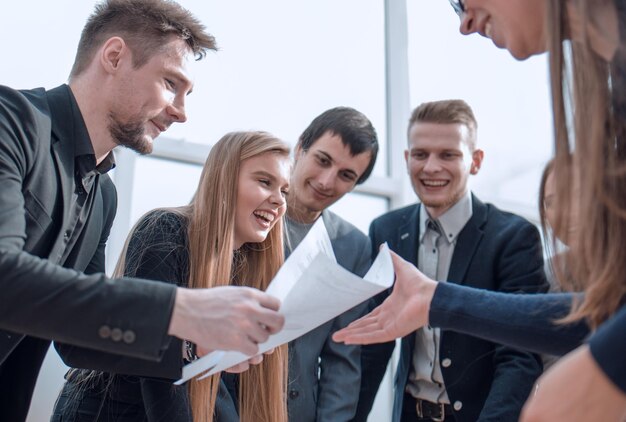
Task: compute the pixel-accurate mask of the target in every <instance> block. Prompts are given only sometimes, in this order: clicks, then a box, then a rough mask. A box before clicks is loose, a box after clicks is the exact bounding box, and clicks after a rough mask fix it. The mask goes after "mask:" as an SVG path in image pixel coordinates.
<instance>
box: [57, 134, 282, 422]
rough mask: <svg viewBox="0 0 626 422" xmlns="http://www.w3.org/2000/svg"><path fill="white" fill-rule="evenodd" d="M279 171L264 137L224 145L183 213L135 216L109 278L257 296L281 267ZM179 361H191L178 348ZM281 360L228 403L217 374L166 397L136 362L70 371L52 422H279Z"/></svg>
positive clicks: (70, 352)
mask: <svg viewBox="0 0 626 422" xmlns="http://www.w3.org/2000/svg"><path fill="white" fill-rule="evenodd" d="M289 168H290V159H289V148H288V147H287V146H286V144H285V143H283V142H282V141H281V140H279V139H277V138H275V137H273V136H272V135H270V134H268V133H264V132H234V133H229V134H227V135H225V136H224V137H223V138H222V139H220V141H219V142H217V143H216V144H215V146H214V147H213V148H212V150H211V153H210V154H209V157H208V158H207V161H206V163H205V165H204V169H203V171H202V176H201V178H200V183H199V186H198V189H197V191H196V194H195V195H194V198H193V200H192V201H191V203H190V204H189V205H187V206H183V207H178V208H169V209H158V210H154V211H151V212H149V213H147V214H146V215H145V216H143V217H142V218H141V219H140V220H139V222H138V223H137V224H136V226H135V227H134V228H133V230H132V231H131V235H130V236H129V238H128V240H127V244H126V246H125V249H124V251H123V252H122V257H121V259H120V261H119V262H118V267H117V269H116V272H117V273H119V274H121V273H124V274H126V275H129V276H139V277H145V278H148V279H153V280H160V281H164V282H169V283H176V284H177V285H179V286H184V287H194V288H204V287H214V286H223V285H238V286H249V287H255V288H258V289H261V290H265V288H266V287H267V286H268V284H269V282H270V281H271V279H272V278H273V277H274V275H275V273H276V272H277V271H278V268H279V267H280V265H281V264H282V262H283V256H284V255H283V243H282V216H283V215H284V213H285V210H286V200H285V195H286V193H287V191H288V189H289V181H288V180H289ZM233 211H234V212H233ZM224 318H228V315H225V316H224ZM262 330H263V327H259V331H262ZM256 341H258V340H256ZM181 350H183V347H182V344H181V342H180V341H178V340H175V339H173V340H172V342H171V344H170V347H169V349H168V351H167V352H165V353H178V354H180V353H181ZM59 351H60V353H61V355H62V356H63V357H64V359H65V361H66V362H67V363H69V364H72V362H80V361H81V360H83V359H84V358H85V356H77V352H76V349H73V348H71V347H61V348H60V350H59ZM186 352H188V355H186V357H188V358H193V355H194V353H193V347H191V346H190V345H189V343H187V342H186ZM87 353H88V352H87ZM88 358H89V361H90V363H91V364H92V365H94V366H95V367H98V366H99V364H98V359H109V358H110V356H106V355H103V354H98V355H92V356H89V357H88ZM286 359H287V353H286V349H285V348H278V349H277V350H276V351H275V352H274V353H273V354H271V355H269V356H267V357H265V359H264V361H263V362H262V363H261V364H259V365H255V366H253V367H252V368H250V370H248V371H246V372H245V373H243V374H241V375H240V376H239V379H238V381H237V382H238V383H239V394H235V395H236V396H238V398H235V397H232V396H231V395H230V394H229V392H228V391H227V388H226V385H225V384H224V382H223V381H222V380H221V378H220V375H219V374H218V375H215V376H213V377H210V378H208V379H206V380H202V381H191V383H190V384H189V385H185V386H180V387H174V386H172V384H171V381H169V380H158V379H155V378H143V377H150V376H151V369H150V368H151V365H154V364H146V363H144V362H141V363H138V362H137V361H134V362H128V365H126V367H124V368H120V370H119V371H117V373H116V374H110V373H103V372H97V371H85V370H77V369H75V370H72V371H71V372H70V375H69V376H68V377H67V382H66V384H65V386H64V388H63V391H62V392H61V395H60V397H59V400H58V402H57V404H56V408H55V412H54V416H53V420H55V421H59V420H63V421H78V420H79V419H78V418H79V416H78V415H79V414H85V415H89V417H90V420H96V419H98V418H102V419H106V420H108V419H114V420H118V421H128V422H130V421H136V420H145V419H144V418H148V420H153V419H151V418H152V417H153V416H154V415H158V417H159V418H160V420H168V421H181V422H192V421H194V422H197V421H202V422H205V421H212V420H217V421H227V420H233V419H234V420H241V421H278V422H281V421H286V420H287V411H286V403H285V396H286V394H285V388H286V379H287V362H286ZM77 366H78V364H77ZM122 366H124V364H122ZM152 367H153V366H152ZM257 396H260V397H263V398H264V399H263V400H257V399H256V398H255V397H257ZM236 402H238V403H237V405H236V404H235V403H236ZM129 403H131V404H129ZM237 409H238V410H237ZM214 410H215V413H214ZM237 414H238V415H239V416H238V415H237ZM122 415H123V416H122ZM239 418H240V419H239Z"/></svg>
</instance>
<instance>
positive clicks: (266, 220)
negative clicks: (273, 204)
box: [252, 211, 276, 229]
mask: <svg viewBox="0 0 626 422" xmlns="http://www.w3.org/2000/svg"><path fill="white" fill-rule="evenodd" d="M252 215H254V217H255V218H256V221H257V222H258V223H259V225H261V227H264V228H266V229H267V228H269V227H270V226H271V225H272V223H273V222H274V220H275V219H276V216H275V215H274V214H272V213H271V212H267V211H255V212H253V213H252Z"/></svg>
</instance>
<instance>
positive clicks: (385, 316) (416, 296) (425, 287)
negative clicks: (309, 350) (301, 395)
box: [333, 251, 437, 344]
mask: <svg viewBox="0 0 626 422" xmlns="http://www.w3.org/2000/svg"><path fill="white" fill-rule="evenodd" d="M390 252H391V251H390ZM391 259H392V260H393V267H394V270H395V273H396V282H395V284H394V287H393V291H392V293H391V295H389V297H388V298H387V299H386V300H385V301H384V302H383V303H382V304H381V305H380V306H379V307H377V308H376V309H374V310H373V311H372V312H371V313H369V314H367V315H365V316H364V317H362V318H360V319H357V320H356V321H354V322H353V323H352V324H350V325H348V326H347V327H346V328H344V329H342V330H339V331H337V332H336V333H335V334H333V340H335V341H337V342H343V343H346V344H371V343H384V342H387V341H391V340H393V339H396V338H398V337H403V336H405V335H407V334H409V333H410V332H412V331H415V330H417V329H418V328H420V327H423V326H424V325H426V324H427V323H428V312H429V310H430V302H431V300H432V298H433V295H434V294H435V288H436V287H437V282H436V281H433V280H431V279H429V278H428V277H426V276H425V275H424V274H422V273H421V272H420V271H419V270H418V269H417V268H416V267H415V266H414V265H413V264H411V263H409V262H407V261H405V260H404V259H402V258H400V257H399V256H398V255H396V254H395V253H393V252H391Z"/></svg>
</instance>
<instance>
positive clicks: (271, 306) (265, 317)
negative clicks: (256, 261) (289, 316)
mask: <svg viewBox="0 0 626 422" xmlns="http://www.w3.org/2000/svg"><path fill="white" fill-rule="evenodd" d="M249 291H250V293H251V295H252V298H253V300H255V301H256V302H257V303H258V304H259V306H258V307H257V309H256V310H255V312H254V315H253V317H254V318H255V319H256V320H257V323H258V324H259V326H260V327H262V328H263V329H264V331H265V332H267V333H268V335H269V334H276V333H277V332H279V331H280V330H282V329H283V326H284V325H285V317H284V315H282V314H280V313H278V310H279V309H280V300H278V299H276V298H275V297H273V296H270V295H268V294H267V293H263V292H262V291H260V290H256V289H249ZM255 338H256V337H255ZM266 340H267V337H266V338H264V339H260V342H265V341H266Z"/></svg>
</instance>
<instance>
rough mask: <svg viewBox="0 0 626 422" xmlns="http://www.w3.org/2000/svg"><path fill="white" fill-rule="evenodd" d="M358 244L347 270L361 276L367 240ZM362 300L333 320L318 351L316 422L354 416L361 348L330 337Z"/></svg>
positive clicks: (367, 257)
mask: <svg viewBox="0 0 626 422" xmlns="http://www.w3.org/2000/svg"><path fill="white" fill-rule="evenodd" d="M359 234H360V233H359ZM359 238H362V241H361V242H360V244H361V245H360V247H359V248H358V249H357V248H356V245H355V253H356V256H358V257H359V259H358V261H357V262H356V264H355V266H354V268H349V270H350V271H351V272H352V273H354V274H356V275H358V276H363V275H365V273H366V272H367V270H368V269H369V267H370V263H371V260H370V242H369V239H367V238H366V237H365V236H363V235H360V236H359ZM365 309H366V303H363V304H360V305H357V306H356V307H354V308H352V309H350V310H349V311H347V312H345V313H343V314H341V315H339V316H338V317H336V318H335V319H334V320H333V324H332V328H331V330H330V333H329V336H328V337H327V338H326V342H325V343H324V347H323V348H322V352H321V354H320V358H321V361H320V379H319V384H318V401H317V417H316V419H317V420H318V421H348V420H350V419H352V418H353V417H354V413H355V411H356V406H357V402H358V399H359V389H358V388H357V387H358V386H359V385H360V381H361V347H360V346H356V345H346V344H343V343H336V342H334V341H333V339H332V338H331V336H332V334H333V333H334V332H335V331H338V330H340V329H342V328H344V327H346V326H347V325H348V324H350V323H351V322H352V321H354V320H355V319H357V318H359V317H361V316H362V315H364V313H365Z"/></svg>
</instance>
